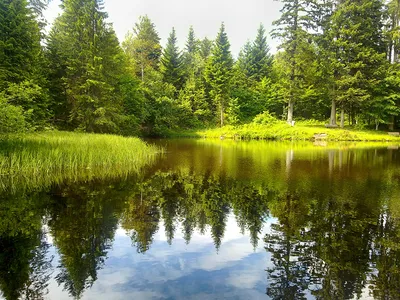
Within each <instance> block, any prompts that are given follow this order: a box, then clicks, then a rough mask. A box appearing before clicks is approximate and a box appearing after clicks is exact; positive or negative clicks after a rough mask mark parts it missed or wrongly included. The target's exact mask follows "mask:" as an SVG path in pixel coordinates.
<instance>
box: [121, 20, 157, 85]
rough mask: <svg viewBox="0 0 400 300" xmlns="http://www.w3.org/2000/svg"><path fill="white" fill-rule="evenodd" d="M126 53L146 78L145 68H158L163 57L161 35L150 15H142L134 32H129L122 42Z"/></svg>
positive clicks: (139, 74)
mask: <svg viewBox="0 0 400 300" xmlns="http://www.w3.org/2000/svg"><path fill="white" fill-rule="evenodd" d="M122 47H123V49H124V51H125V53H126V54H127V55H128V56H129V57H130V58H131V59H132V61H133V63H134V65H135V71H136V74H137V75H138V76H140V77H141V79H142V80H143V79H144V75H145V69H146V68H149V67H151V68H153V69H158V64H159V59H160V57H161V45H160V37H159V36H158V33H157V31H156V29H155V25H154V23H152V22H151V20H150V19H149V17H148V16H141V17H140V18H139V22H138V23H135V26H134V28H133V32H128V34H127V35H126V37H125V41H124V42H123V43H122Z"/></svg>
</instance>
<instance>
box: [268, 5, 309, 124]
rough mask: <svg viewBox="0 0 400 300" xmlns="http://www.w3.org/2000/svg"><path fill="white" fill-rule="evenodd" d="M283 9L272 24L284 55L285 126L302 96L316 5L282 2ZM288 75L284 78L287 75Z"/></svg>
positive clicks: (290, 121)
mask: <svg viewBox="0 0 400 300" xmlns="http://www.w3.org/2000/svg"><path fill="white" fill-rule="evenodd" d="M281 2H282V3H283V8H282V9H281V13H282V15H281V17H280V19H279V20H277V21H275V22H274V23H273V24H274V25H275V26H277V27H276V28H275V29H274V31H273V36H274V37H276V38H280V39H281V41H282V42H281V45H280V49H282V50H283V51H284V55H283V56H282V59H283V66H284V68H287V71H284V72H282V74H284V77H282V78H281V80H282V86H283V88H284V90H285V92H284V95H285V101H286V102H287V104H288V109H287V122H288V123H292V121H293V110H294V104H295V102H296V100H298V99H300V98H301V95H302V93H304V89H305V88H306V87H305V86H304V80H303V73H304V69H305V68H307V67H308V64H309V61H307V59H306V57H309V55H308V52H310V45H309V39H310V34H309V33H308V29H309V28H313V27H314V26H315V25H314V24H313V21H314V19H313V18H312V17H313V12H314V10H315V1H313V0H312V1H311V0H281ZM286 74H287V75H286Z"/></svg>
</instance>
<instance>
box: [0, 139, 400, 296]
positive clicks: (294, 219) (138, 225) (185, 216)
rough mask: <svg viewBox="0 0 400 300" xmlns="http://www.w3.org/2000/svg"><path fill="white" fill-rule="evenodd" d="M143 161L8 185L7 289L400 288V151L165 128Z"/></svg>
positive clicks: (2, 232) (2, 218) (103, 292)
mask: <svg viewBox="0 0 400 300" xmlns="http://www.w3.org/2000/svg"><path fill="white" fill-rule="evenodd" d="M154 143H158V144H160V145H162V146H163V147H164V148H165V149H166V153H165V154H164V155H162V156H160V157H159V158H158V160H157V162H156V163H155V164H153V165H151V166H149V167H148V168H147V169H145V170H143V171H142V172H141V173H140V174H138V175H127V176H125V177H122V178H114V179H109V180H92V181H90V182H79V181H77V182H73V181H70V182H64V183H61V184H60V183H57V184H55V183H53V184H50V185H48V186H47V187H45V188H44V187H43V186H42V187H41V188H39V187H34V186H29V187H27V186H24V185H23V184H22V185H20V186H19V187H18V188H9V187H7V185H0V188H2V189H0V190H1V191H2V192H1V194H0V200H1V201H0V289H1V294H2V296H0V298H1V299H7V300H8V299H18V298H21V299H57V300H58V299H74V298H76V299H78V298H79V299H96V300H97V299H99V300H101V299H399V298H400V296H399V295H400V181H399V180H400V152H399V150H397V149H396V148H395V147H391V146H387V145H386V146H379V147H378V146H377V147H375V146H368V145H359V146H355V145H354V144H341V145H333V146H329V145H324V144H319V145H313V144H311V143H304V144H302V143H300V144H299V143H273V142H260V141H253V142H234V141H205V140H176V141H174V140H165V141H158V142H154Z"/></svg>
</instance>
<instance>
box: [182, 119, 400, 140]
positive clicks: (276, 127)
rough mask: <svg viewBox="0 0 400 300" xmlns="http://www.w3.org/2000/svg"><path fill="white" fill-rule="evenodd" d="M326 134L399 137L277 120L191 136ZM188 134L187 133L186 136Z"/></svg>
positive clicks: (343, 137) (298, 136)
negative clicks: (277, 121)
mask: <svg viewBox="0 0 400 300" xmlns="http://www.w3.org/2000/svg"><path fill="white" fill-rule="evenodd" d="M322 133H324V134H326V135H327V137H326V140H328V141H391V142H393V141H396V142H399V143H400V138H399V137H395V136H390V135H389V134H388V133H387V132H381V131H371V130H355V129H340V128H336V129H330V128H325V127H324V126H319V125H310V124H307V123H304V124H302V123H301V122H299V123H298V124H296V125H295V126H294V127H292V126H290V125H288V124H286V123H284V122H279V123H277V124H272V125H260V124H253V123H250V124H245V125H241V126H236V127H234V126H225V127H222V128H215V129H209V130H199V131H196V132H192V136H193V137H204V138H226V139H260V140H297V141H301V140H303V141H305V140H313V139H314V135H316V134H322ZM189 135H190V134H189V133H187V136H189Z"/></svg>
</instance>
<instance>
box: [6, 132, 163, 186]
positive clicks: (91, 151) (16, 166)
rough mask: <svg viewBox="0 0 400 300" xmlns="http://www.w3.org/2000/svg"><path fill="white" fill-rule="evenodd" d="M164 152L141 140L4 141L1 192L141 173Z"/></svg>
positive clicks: (51, 137) (78, 136)
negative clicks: (20, 185) (21, 186)
mask: <svg viewBox="0 0 400 300" xmlns="http://www.w3.org/2000/svg"><path fill="white" fill-rule="evenodd" d="M159 152H161V149H159V148H157V147H155V146H150V145H148V144H146V143H145V142H143V141H141V140H140V139H138V138H134V137H121V136H114V135H105V134H85V133H71V132H45V133H34V134H26V135H18V136H17V135H15V136H7V137H1V138H0V189H2V188H3V189H4V188H6V187H9V186H10V185H11V186H15V184H14V182H15V181H18V182H20V181H22V182H25V183H29V185H31V186H37V185H48V184H50V183H54V182H62V181H64V180H74V181H75V180H87V179H92V178H108V177H116V176H122V175H127V174H130V173H134V172H139V171H140V170H141V168H143V167H144V166H146V165H148V164H150V163H152V162H153V161H154V159H155V157H156V154H157V153H159Z"/></svg>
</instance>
